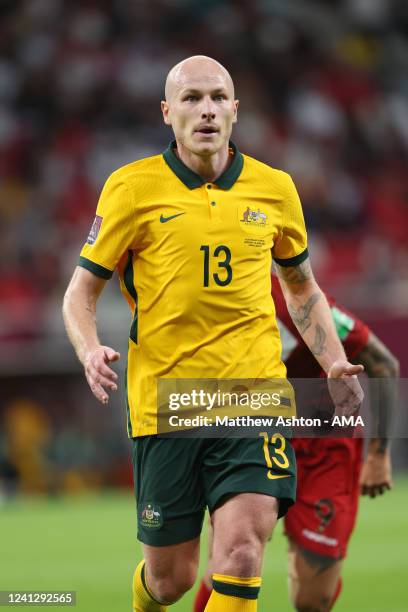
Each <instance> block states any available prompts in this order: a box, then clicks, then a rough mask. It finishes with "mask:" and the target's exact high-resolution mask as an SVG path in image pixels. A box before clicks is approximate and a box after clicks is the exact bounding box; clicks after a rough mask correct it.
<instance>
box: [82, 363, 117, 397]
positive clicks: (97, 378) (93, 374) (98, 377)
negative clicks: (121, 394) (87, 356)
mask: <svg viewBox="0 0 408 612" xmlns="http://www.w3.org/2000/svg"><path fill="white" fill-rule="evenodd" d="M88 374H89V378H90V380H91V382H92V383H95V384H97V385H100V386H101V387H107V388H108V389H111V390H112V391H117V389H118V386H117V384H116V383H115V382H114V381H112V380H111V379H110V378H107V377H106V376H103V375H102V374H101V373H100V372H98V370H97V369H96V368H95V367H92V366H91V367H90V368H89V369H88Z"/></svg>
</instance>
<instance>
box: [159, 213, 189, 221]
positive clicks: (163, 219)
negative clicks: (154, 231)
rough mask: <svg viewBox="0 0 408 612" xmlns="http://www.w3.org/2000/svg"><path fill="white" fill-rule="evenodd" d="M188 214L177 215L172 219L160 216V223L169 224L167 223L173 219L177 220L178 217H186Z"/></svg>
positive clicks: (171, 216)
mask: <svg viewBox="0 0 408 612" xmlns="http://www.w3.org/2000/svg"><path fill="white" fill-rule="evenodd" d="M185 214H186V213H177V215H170V217H164V216H163V215H160V223H167V221H171V220H172V219H175V218H176V217H180V216H181V215H185Z"/></svg>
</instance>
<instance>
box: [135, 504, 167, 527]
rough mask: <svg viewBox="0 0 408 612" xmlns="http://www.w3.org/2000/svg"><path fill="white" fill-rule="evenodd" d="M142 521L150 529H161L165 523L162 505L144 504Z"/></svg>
mask: <svg viewBox="0 0 408 612" xmlns="http://www.w3.org/2000/svg"><path fill="white" fill-rule="evenodd" d="M140 523H141V525H143V527H148V528H149V529H160V527H162V525H163V514H162V511H161V508H160V506H157V505H156V504H152V503H148V504H145V505H144V506H143V510H142V512H141V515H140Z"/></svg>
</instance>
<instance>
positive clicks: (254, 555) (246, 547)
mask: <svg viewBox="0 0 408 612" xmlns="http://www.w3.org/2000/svg"><path fill="white" fill-rule="evenodd" d="M261 549H262V547H261V546H260V544H259V543H258V542H242V543H239V544H236V545H234V546H233V547H232V549H231V551H230V553H229V559H228V565H231V567H232V568H233V571H234V574H235V575H237V576H254V575H256V574H257V572H258V568H259V563H260V558H261V556H262V550H261Z"/></svg>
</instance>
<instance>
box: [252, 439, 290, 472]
mask: <svg viewBox="0 0 408 612" xmlns="http://www.w3.org/2000/svg"><path fill="white" fill-rule="evenodd" d="M259 436H260V437H262V438H263V440H264V443H263V450H264V455H265V461H266V465H267V466H268V468H269V470H268V473H267V476H268V478H269V479H270V480H276V479H277V478H287V477H288V476H289V474H274V473H273V472H272V471H271V470H272V468H273V467H274V465H275V466H277V467H279V468H281V469H282V470H286V469H288V467H289V459H288V456H287V454H286V453H285V448H286V439H285V438H284V436H282V434H280V433H274V434H272V436H271V438H270V440H269V435H268V434H267V433H266V432H261V433H260V434H259ZM269 444H271V446H272V448H273V454H272V455H271V452H270V450H269Z"/></svg>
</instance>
